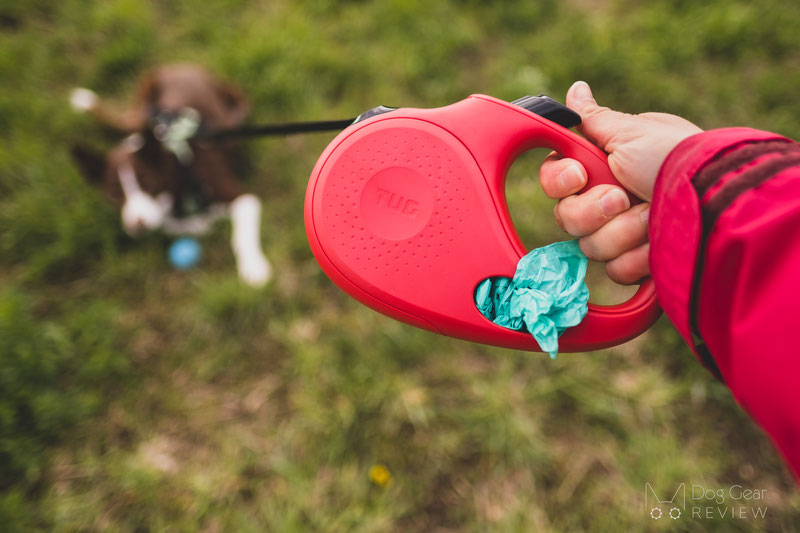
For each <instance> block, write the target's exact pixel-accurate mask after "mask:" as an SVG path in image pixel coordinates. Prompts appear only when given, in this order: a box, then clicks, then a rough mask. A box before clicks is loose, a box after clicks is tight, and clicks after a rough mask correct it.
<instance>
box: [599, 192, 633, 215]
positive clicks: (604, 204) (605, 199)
mask: <svg viewBox="0 0 800 533" xmlns="http://www.w3.org/2000/svg"><path fill="white" fill-rule="evenodd" d="M628 207H630V203H629V202H628V197H627V195H626V194H625V193H624V192H622V191H621V190H620V189H611V190H610V191H608V192H607V193H605V194H604V195H603V196H602V197H601V198H600V209H601V210H602V211H603V216H604V217H606V218H611V217H613V216H614V215H617V214H619V213H621V212H623V211H625V210H626V209H628Z"/></svg>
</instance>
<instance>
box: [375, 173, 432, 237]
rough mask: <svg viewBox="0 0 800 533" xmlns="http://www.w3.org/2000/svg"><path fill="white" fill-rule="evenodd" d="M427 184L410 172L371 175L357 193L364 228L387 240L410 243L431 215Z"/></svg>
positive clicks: (429, 194)
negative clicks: (405, 240) (407, 241)
mask: <svg viewBox="0 0 800 533" xmlns="http://www.w3.org/2000/svg"><path fill="white" fill-rule="evenodd" d="M433 204H434V193H433V187H432V186H431V184H430V182H429V181H428V180H427V179H425V178H424V177H423V176H422V175H420V174H419V173H417V172H416V171H414V170H411V169H410V168H406V167H391V168H387V169H384V170H382V171H380V172H378V173H377V174H375V175H374V176H373V177H372V178H371V179H370V181H369V183H367V186H366V187H364V191H363V192H362V193H361V215H362V217H363V220H364V224H365V225H366V227H367V228H368V229H369V230H370V231H372V232H373V233H374V234H375V235H377V236H379V237H383V238H384V239H389V240H395V241H399V240H404V239H410V238H411V237H413V236H414V235H416V234H417V233H419V232H420V231H422V229H423V228H424V227H425V225H426V224H427V223H428V221H429V220H430V218H431V214H432V213H433Z"/></svg>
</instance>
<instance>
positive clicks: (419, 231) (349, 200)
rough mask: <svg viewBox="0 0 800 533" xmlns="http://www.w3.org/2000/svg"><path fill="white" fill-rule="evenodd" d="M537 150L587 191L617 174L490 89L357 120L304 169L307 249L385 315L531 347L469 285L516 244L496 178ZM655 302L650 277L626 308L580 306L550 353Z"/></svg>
mask: <svg viewBox="0 0 800 533" xmlns="http://www.w3.org/2000/svg"><path fill="white" fill-rule="evenodd" d="M550 116H553V115H550ZM536 147H547V148H550V149H553V150H556V151H558V152H560V153H561V154H563V155H565V156H568V157H573V158H575V159H577V160H578V161H580V162H581V163H583V165H584V166H585V167H586V169H587V171H588V174H589V182H588V185H587V187H593V186H596V185H598V184H601V183H611V184H618V183H617V180H616V179H615V178H614V176H613V174H612V173H611V170H610V169H609V167H608V164H607V158H606V155H605V154H604V153H603V152H602V151H600V150H599V149H598V148H596V147H595V146H594V145H592V144H591V143H589V142H588V141H587V140H585V139H583V138H582V137H580V136H578V135H577V134H575V133H573V132H571V131H569V130H568V129H566V128H564V127H562V126H559V125H558V124H556V123H555V122H552V121H551V120H547V119H545V118H542V117H541V116H539V115H537V114H535V113H533V112H531V111H529V110H528V109H527V108H523V107H520V106H518V105H513V104H510V103H508V102H505V101H502V100H498V99H496V98H492V97H489V96H483V95H473V96H472V97H469V98H467V99H465V100H462V101H460V102H456V103H455V104H452V105H449V106H446V107H441V108H436V109H412V108H400V109H395V110H389V111H386V110H384V111H383V112H381V113H379V114H376V115H373V116H371V117H369V118H367V119H365V120H361V121H357V122H356V123H354V124H352V125H351V126H349V127H348V128H346V129H345V130H344V131H342V132H341V133H340V134H339V135H338V136H337V137H336V138H335V139H334V140H333V141H332V142H331V143H330V144H329V145H328V147H327V148H326V149H325V151H324V152H323V153H322V155H321V156H320V157H319V159H318V160H317V164H316V165H315V167H314V170H313V172H312V174H311V179H310V180H309V185H308V189H307V192H306V203H305V223H306V234H307V236H308V240H309V244H310V246H311V250H312V252H313V253H314V256H315V258H316V259H317V261H318V262H319V264H320V266H321V267H322V269H323V270H324V271H325V273H326V274H327V275H328V276H329V277H330V278H331V280H333V281H334V282H335V283H336V284H337V285H339V287H340V288H342V289H343V290H344V291H345V292H347V293H348V294H350V295H351V296H352V297H354V298H356V299H357V300H359V301H360V302H362V303H363V304H365V305H367V306H369V307H372V308H373V309H375V310H377V311H379V312H381V313H383V314H385V315H388V316H390V317H392V318H395V319H397V320H400V321H402V322H406V323H407V324H411V325H414V326H417V327H420V328H424V329H428V330H431V331H434V332H437V333H441V334H444V335H449V336H452V337H457V338H461V339H466V340H469V341H473V342H480V343H483V344H491V345H495V346H503V347H507V348H516V349H523V350H531V351H541V349H540V347H539V345H538V344H537V343H536V341H535V340H534V339H533V337H532V336H531V335H530V334H529V333H527V332H521V331H514V330H510V329H507V328H504V327H502V326H499V325H497V324H495V323H493V322H491V321H490V320H488V319H487V318H486V317H484V316H483V315H482V314H481V313H480V311H479V310H478V309H477V307H476V305H475V300H474V294H475V289H476V287H477V286H478V284H479V283H481V282H482V281H483V280H485V279H486V278H489V277H496V276H503V277H509V278H510V277H512V276H513V275H514V272H515V270H516V267H517V263H518V262H519V260H520V258H521V257H522V256H523V255H525V254H526V253H527V250H526V249H525V247H524V245H523V244H522V241H521V240H520V238H519V235H518V234H517V231H516V229H515V228H514V225H513V222H512V220H511V215H510V214H509V211H508V205H507V203H506V196H505V181H506V174H507V172H508V169H509V168H510V166H511V164H512V163H513V161H514V159H515V158H516V157H517V156H518V155H519V154H521V153H522V152H524V151H525V150H528V149H531V148H536ZM660 312H661V311H660V309H659V307H658V304H657V302H656V298H655V290H654V287H653V283H652V281H651V280H647V281H645V282H644V283H642V285H641V286H640V288H639V290H638V291H637V293H636V295H635V296H634V297H633V298H631V299H630V300H628V301H627V302H625V303H623V304H620V305H614V306H598V305H592V304H590V305H589V311H588V313H587V315H586V317H585V318H584V320H583V321H582V322H581V324H579V325H577V326H575V327H573V328H570V329H568V330H567V331H566V332H565V333H564V334H563V335H562V336H561V338H560V339H559V352H581V351H589V350H597V349H601V348H607V347H609V346H614V345H617V344H621V343H623V342H625V341H627V340H630V339H632V338H633V337H635V336H637V335H639V334H640V333H642V332H643V331H645V330H646V329H647V328H648V327H650V326H651V325H652V324H653V322H655V320H656V319H657V318H658V316H659V315H660Z"/></svg>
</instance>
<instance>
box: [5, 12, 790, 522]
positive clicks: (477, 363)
mask: <svg viewBox="0 0 800 533" xmlns="http://www.w3.org/2000/svg"><path fill="white" fill-rule="evenodd" d="M799 44H800V5H798V4H796V3H791V2H779V1H777V0H768V1H764V2H746V1H722V0H717V1H713V0H712V1H708V2H689V1H686V0H658V1H654V2H647V3H640V2H634V1H632V0H616V1H602V2H586V1H582V0H569V1H564V2H557V1H555V0H540V1H537V2H531V1H523V0H518V1H513V0H509V1H504V2H492V3H490V2H479V1H477V0H448V1H440V2H430V1H423V0H387V1H379V0H374V1H371V0H351V1H339V2H334V1H330V0H304V1H298V0H295V1H289V0H272V1H262V2H245V1H241V0H215V1H213V2H212V1H209V2H203V3H197V2H190V1H188V0H176V1H170V2H142V1H139V0H105V1H95V2H90V1H85V0H62V1H60V2H49V1H46V0H27V1H25V2H21V1H19V2H3V3H0V83H2V89H0V139H2V142H0V524H2V526H0V527H1V528H2V529H3V530H4V531H36V530H41V531H105V530H108V531H137V532H143V531H209V532H214V531H391V530H400V531H485V530H497V531H621V530H632V531H645V530H654V531H655V530H657V531H662V530H671V529H672V530H687V531H797V530H798V522H799V521H800V498H798V495H797V493H796V492H795V489H794V485H793V482H792V480H791V478H790V476H789V475H788V473H787V471H786V470H785V468H784V467H783V465H782V464H781V461H780V460H779V458H778V457H777V456H776V453H775V451H774V450H773V448H772V447H771V445H770V444H769V442H768V440H767V439H766V438H765V437H764V436H763V435H762V433H761V432H760V431H759V430H758V429H757V428H756V427H755V426H754V425H753V424H752V422H750V420H749V419H748V418H747V416H746V415H745V414H743V413H742V412H741V411H740V410H739V408H738V407H737V406H736V404H735V402H734V401H733V400H732V399H731V397H730V395H729V393H728V392H727V389H726V388H725V387H724V386H722V385H720V384H719V383H716V382H715V381H714V380H713V379H712V378H711V376H710V375H709V374H708V373H707V372H706V371H705V370H703V369H702V368H701V367H700V365H699V364H698V363H697V362H696V361H695V360H694V358H693V356H692V355H691V353H690V351H689V350H688V348H686V347H685V346H684V345H683V344H682V342H681V341H680V339H679V338H678V336H677V334H676V333H675V332H674V330H673V329H672V327H671V326H670V324H669V323H668V322H667V321H666V319H662V320H661V321H660V322H659V323H658V324H657V325H656V326H655V327H654V328H652V330H651V331H649V332H648V333H647V334H645V335H643V336H642V337H640V338H638V339H636V340H635V341H632V342H630V343H628V344H626V345H623V346H620V347H617V348H614V349H610V350H606V351H602V352H596V353H591V354H565V355H561V356H559V358H558V359H557V360H555V361H551V360H549V359H548V358H547V357H546V356H543V355H542V354H536V353H524V352H515V351H509V350H503V349H494V348H489V347H484V346H478V345H474V344H470V343H466V342H462V341H457V340H452V339H447V338H443V337H439V336H436V335H433V334H430V333H426V332H422V331H418V330H415V329H413V328H411V327H408V326H405V325H402V324H399V323H396V322H393V321H392V320H390V319H388V318H385V317H382V316H380V315H378V314H377V313H374V312H373V311H371V310H369V309H367V308H365V307H362V306H360V305H359V304H357V303H356V302H355V301H353V300H351V299H349V298H348V297H347V296H346V295H345V294H344V293H342V292H341V291H339V290H338V289H337V288H335V287H334V286H333V285H332V283H331V282H329V281H328V280H327V278H326V277H325V276H324V275H323V274H322V272H321V271H320V269H319V268H318V267H317V265H316V263H315V261H314V259H313V258H312V256H311V253H310V251H309V249H308V246H307V243H306V239H305V234H304V229H303V218H302V206H303V195H304V191H305V186H306V182H307V177H308V175H309V173H310V171H311V168H312V166H313V164H314V162H315V160H316V157H317V156H318V154H319V153H320V152H321V151H322V149H323V148H324V147H325V145H326V144H327V142H328V141H329V140H330V139H331V138H332V136H333V135H332V134H331V135H328V134H316V135H308V136H297V137H291V138H277V139H261V140H254V141H252V142H250V143H249V144H248V151H249V153H250V155H251V159H252V166H253V169H254V170H253V172H252V176H251V178H250V181H249V185H250V187H251V188H252V190H254V191H255V192H257V193H258V194H259V195H260V196H261V197H262V198H264V201H265V210H264V221H263V232H264V239H263V240H264V246H265V250H266V252H267V255H268V256H269V257H270V259H271V260H272V262H273V264H274V265H275V268H276V273H277V278H276V280H275V281H274V282H273V283H272V284H271V285H270V286H269V287H268V288H266V289H265V290H262V291H254V290H250V289H247V288H244V287H242V286H240V284H239V282H238V280H237V279H236V274H235V269H234V265H233V258H232V254H231V253H230V250H229V247H228V244H227V241H228V233H229V229H228V227H227V226H226V225H225V224H222V225H221V226H220V227H218V228H217V229H216V230H215V231H214V232H213V233H212V234H211V235H208V236H207V237H205V238H203V244H204V247H205V258H204V262H203V264H202V267H201V268H199V269H196V270H194V271H191V272H189V273H181V272H176V271H174V270H172V269H171V268H170V267H169V265H168V263H167V261H166V246H167V245H168V241H167V240H166V239H165V238H163V237H158V236H153V237H150V238H146V239H144V240H140V241H135V242H134V241H131V240H129V239H128V238H126V237H125V236H123V234H122V232H121V231H120V229H119V224H118V215H117V213H115V212H114V211H113V210H112V209H110V208H109V207H107V206H106V205H105V204H104V202H103V200H102V199H101V198H100V197H99V195H98V193H96V192H95V191H94V190H93V189H91V188H90V187H89V186H88V185H86V184H85V183H84V181H83V180H82V178H81V177H80V176H79V174H78V171H77V169H76V168H75V166H74V165H73V164H72V163H71V161H70V159H69V157H68V154H67V149H68V147H69V145H70V144H71V143H73V142H75V141H77V140H84V141H87V140H88V141H90V142H93V143H95V144H96V145H98V146H108V145H109V144H108V141H107V140H106V139H105V138H104V137H103V134H102V132H101V131H100V128H99V127H98V126H97V125H95V124H94V123H93V122H92V121H91V120H90V119H87V118H86V117H82V116H77V115H75V114H74V113H73V112H72V111H71V110H70V109H69V106H68V104H67V94H68V91H69V89H70V88H72V87H74V86H86V87H90V88H92V89H94V90H96V91H98V92H99V93H100V94H101V95H102V96H104V97H107V98H109V99H112V100H116V101H118V102H125V100H126V98H127V97H128V96H129V95H130V93H131V92H132V89H133V85H134V81H135V79H136V78H137V76H138V75H139V74H140V73H141V72H142V71H143V70H145V69H147V68H149V67H152V66H155V65H159V64H163V63H166V62H170V61H194V62H198V63H201V64H203V65H206V66H207V67H209V68H210V69H212V71H214V72H216V73H218V74H219V75H221V76H223V77H225V78H227V79H230V80H231V81H233V82H235V83H238V84H239V85H240V86H242V87H243V88H244V89H245V90H246V91H247V92H248V93H249V95H250V97H251V99H252V101H253V120H254V121H261V122H269V121H287V120H316V119H328V118H338V117H343V116H354V115H356V114H358V113H360V112H362V111H364V110H366V109H368V108H370V107H373V106H375V105H378V104H386V105H403V106H418V107H436V106H440V105H445V104H448V103H451V102H454V101H456V100H459V99H461V98H463V97H465V96H467V95H468V94H470V93H474V92H483V93H488V94H492V95H494V96H497V97H500V98H505V99H509V100H510V99H514V98H517V97H519V96H522V95H524V94H529V93H530V94H537V93H539V92H546V93H549V94H551V95H552V96H554V97H556V98H558V99H560V100H562V101H563V95H564V93H565V91H566V89H567V88H568V87H569V85H570V84H571V83H572V82H573V81H574V80H576V79H584V80H586V81H588V82H589V83H590V84H592V86H593V88H594V90H595V94H596V96H597V99H598V101H600V102H601V104H604V105H609V106H612V107H615V108H619V109H621V110H624V111H628V112H633V113H635V112H642V111H650V110H659V111H667V112H672V113H677V114H680V115H683V116H685V117H687V118H689V119H690V120H693V121H695V122H696V123H698V124H699V125H701V126H702V127H704V128H713V127H721V126H728V125H748V126H753V127H760V128H765V129H771V130H773V131H778V132H780V133H783V134H786V135H789V136H793V137H795V138H797V137H800V99H799V98H798V94H799V93H800V74H799V73H800V70H798V67H800V49H799V48H798V45H799ZM542 155H543V154H541V153H529V154H525V155H524V156H523V157H522V158H521V159H520V160H519V161H518V162H517V163H516V164H515V165H514V167H513V168H512V171H511V175H510V178H509V187H508V195H509V197H510V203H511V209H512V214H513V216H514V219H515V221H516V223H517V225H518V226H519V228H520V232H521V234H522V235H523V239H524V240H525V242H526V243H528V245H529V246H535V245H540V244H544V243H548V242H551V241H554V240H561V239H563V238H564V235H562V234H560V232H559V231H558V230H557V228H556V226H555V224H554V223H553V222H552V220H551V210H552V205H553V202H552V201H550V200H548V199H546V198H544V196H543V194H541V192H540V191H539V189H538V184H537V182H536V176H535V174H536V168H537V163H538V161H539V160H540V159H541V157H542ZM476 253H480V251H479V250H478V251H476ZM592 272H593V275H592V280H591V282H590V287H591V288H593V299H594V300H595V301H606V300H608V301H611V300H614V299H619V298H620V297H621V294H622V293H620V292H619V291H617V290H616V289H614V288H613V287H611V286H610V284H608V283H604V282H603V281H602V280H601V279H600V278H602V275H601V273H602V268H594V269H593V271H592ZM375 467H378V468H375ZM646 482H649V483H651V484H652V485H653V486H654V487H656V489H658V490H663V491H664V492H666V491H667V490H668V489H672V490H674V488H675V487H676V486H677V485H678V484H679V483H681V482H685V483H687V484H692V483H695V484H700V485H703V486H705V487H714V488H716V487H727V486H730V485H731V484H740V485H743V486H745V487H750V488H756V489H767V490H766V493H765V494H766V496H767V500H765V502H763V503H764V504H765V505H767V506H768V512H767V515H766V518H764V519H751V520H745V519H733V518H731V517H730V515H728V516H727V517H726V518H725V519H720V518H717V519H703V520H691V519H681V520H679V521H675V522H671V521H668V520H667V521H665V520H660V521H659V522H655V521H652V520H651V519H650V518H649V517H648V516H647V514H646V510H645V509H644V486H645V483H646Z"/></svg>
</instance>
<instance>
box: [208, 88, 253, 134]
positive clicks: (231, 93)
mask: <svg viewBox="0 0 800 533" xmlns="http://www.w3.org/2000/svg"><path fill="white" fill-rule="evenodd" d="M216 92H217V94H218V95H219V97H220V98H221V99H222V101H223V102H225V106H226V107H227V108H228V112H229V113H230V114H229V116H228V117H226V119H225V121H226V122H228V125H229V126H238V125H239V124H241V123H242V122H244V119H245V118H247V114H248V113H250V101H249V100H248V99H247V95H245V94H244V91H242V90H241V89H240V88H239V87H237V86H236V85H233V84H232V83H227V82H223V81H217V82H216Z"/></svg>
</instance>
